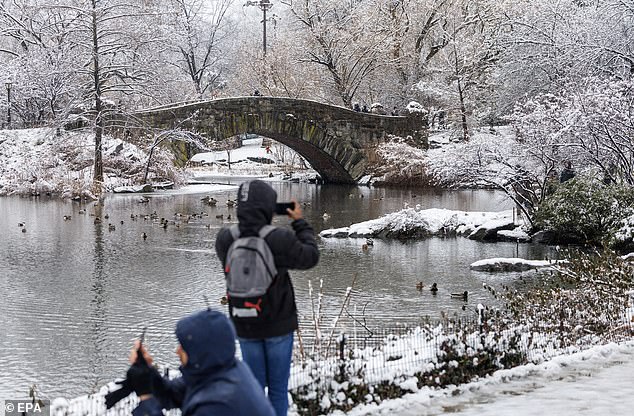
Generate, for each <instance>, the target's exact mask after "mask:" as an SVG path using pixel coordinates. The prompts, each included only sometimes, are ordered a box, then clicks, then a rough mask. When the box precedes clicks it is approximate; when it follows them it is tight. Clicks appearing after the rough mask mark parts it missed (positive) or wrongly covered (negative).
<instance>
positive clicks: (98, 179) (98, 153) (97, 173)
mask: <svg viewBox="0 0 634 416" xmlns="http://www.w3.org/2000/svg"><path fill="white" fill-rule="evenodd" d="M92 47H93V49H92V58H93V81H94V87H95V113H96V115H95V162H94V171H93V179H92V180H93V186H94V188H95V191H96V192H98V193H101V187H102V185H103V158H102V156H103V153H102V144H101V140H102V137H103V117H102V114H101V112H102V104H101V73H100V70H99V39H98V37H97V1H96V0H92Z"/></svg>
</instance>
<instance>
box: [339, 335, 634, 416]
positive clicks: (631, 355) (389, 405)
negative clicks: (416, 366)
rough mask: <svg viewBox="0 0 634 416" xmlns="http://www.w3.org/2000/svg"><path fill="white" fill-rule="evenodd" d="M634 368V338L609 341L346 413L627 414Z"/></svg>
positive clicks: (405, 415) (357, 415) (631, 402)
mask: <svg viewBox="0 0 634 416" xmlns="http://www.w3.org/2000/svg"><path fill="white" fill-rule="evenodd" d="M632 372H634V342H628V343H625V344H622V345H617V344H609V345H604V346H598V347H594V348H591V349H589V350H586V351H583V352H579V353H575V354H572V355H565V356H560V357H556V358H554V359H552V360H551V361H548V362H545V363H542V364H527V365H523V366H519V367H515V368H512V369H508V370H499V371H496V372H495V373H494V374H493V375H491V376H490V377H487V378H484V379H481V380H478V381H475V382H472V383H468V384H464V385H460V386H450V387H447V388H444V389H440V390H435V389H430V388H423V389H421V390H420V391H418V392H416V393H412V394H408V395H406V396H403V397H402V398H399V399H392V400H386V401H384V402H383V403H381V404H379V405H377V404H371V405H360V406H358V407H356V408H355V409H353V410H352V411H350V412H348V413H347V414H348V415H353V416H362V415H392V414H399V415H402V416H414V415H430V416H431V415H440V414H445V413H446V412H447V411H448V410H449V409H451V413H452V414H459V415H479V416H483V415H511V414H512V415H516V416H528V415H535V416H543V415H557V416H576V415H588V416H590V415H605V414H614V415H625V414H630V412H631V410H632V408H634V395H632V392H631V384H630V383H629V382H628V380H629V379H630V377H631V374H632ZM334 414H344V413H343V412H336V413H334Z"/></svg>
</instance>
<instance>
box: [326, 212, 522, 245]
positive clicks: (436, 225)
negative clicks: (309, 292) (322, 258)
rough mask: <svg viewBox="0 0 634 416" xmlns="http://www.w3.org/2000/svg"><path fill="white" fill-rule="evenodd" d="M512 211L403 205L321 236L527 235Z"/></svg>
mask: <svg viewBox="0 0 634 416" xmlns="http://www.w3.org/2000/svg"><path fill="white" fill-rule="evenodd" d="M521 226H522V223H521V222H520V221H519V220H518V219H514V218H513V211H512V210H507V211H500V212H468V211H452V210H448V209H439V208H431V209H425V210H419V209H416V208H406V209H403V210H401V211H398V212H394V213H391V214H388V215H385V216H383V217H381V218H377V219H374V220H369V221H364V222H361V223H357V224H353V225H351V226H349V227H342V228H334V229H328V230H324V231H322V232H321V233H320V234H319V235H320V236H321V237H325V238H328V237H337V238H346V237H350V238H357V237H383V238H422V237H427V236H434V235H442V236H445V235H462V236H467V237H469V238H472V239H476V240H495V239H497V238H499V236H498V232H499V231H502V230H516V231H515V235H520V233H521V235H522V236H525V237H526V238H528V236H527V235H526V233H524V232H523V231H521Z"/></svg>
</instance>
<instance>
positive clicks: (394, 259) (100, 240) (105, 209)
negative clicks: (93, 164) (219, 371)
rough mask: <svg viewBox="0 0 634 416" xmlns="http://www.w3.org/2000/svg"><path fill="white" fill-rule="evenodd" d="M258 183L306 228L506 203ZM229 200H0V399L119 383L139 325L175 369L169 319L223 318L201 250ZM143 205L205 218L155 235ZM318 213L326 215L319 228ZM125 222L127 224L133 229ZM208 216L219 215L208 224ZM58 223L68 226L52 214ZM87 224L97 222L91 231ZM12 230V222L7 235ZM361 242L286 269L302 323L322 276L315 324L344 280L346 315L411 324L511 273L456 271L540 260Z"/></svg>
mask: <svg viewBox="0 0 634 416" xmlns="http://www.w3.org/2000/svg"><path fill="white" fill-rule="evenodd" d="M272 186H273V187H274V188H275V189H276V190H277V191H278V200H280V201H283V200H290V199H291V198H292V197H295V198H297V199H298V200H299V201H301V202H306V203H309V204H310V205H307V206H306V207H305V208H304V211H305V217H306V218H307V220H308V221H309V222H310V223H311V224H312V225H313V226H314V227H315V229H316V231H317V232H319V231H321V230H323V229H326V228H332V227H341V226H347V225H350V224H352V223H356V222H360V221H365V220H368V219H373V218H376V217H379V216H381V215H383V214H386V213H390V212H394V211H397V210H399V209H401V208H402V207H403V205H404V203H408V204H410V205H411V206H413V205H415V204H420V205H421V207H422V208H431V207H438V208H448V209H457V210H469V211H498V210H502V209H509V208H510V207H511V206H512V205H511V204H510V203H509V202H508V201H506V200H505V198H504V196H503V195H502V194H500V193H497V192H492V191H482V190H478V191H442V192H433V191H430V192H421V191H412V190H403V189H382V188H378V189H375V188H358V187H350V186H335V185H312V184H299V183H285V182H284V183H276V182H273V183H272ZM235 194H236V189H235V188H233V189H228V190H226V191H218V192H215V193H214V196H215V197H216V199H218V200H220V201H221V202H220V203H219V204H218V206H217V207H209V206H206V205H203V203H202V202H201V197H202V196H204V195H206V193H189V194H182V193H181V194H179V193H172V192H169V191H167V192H165V193H161V194H158V193H157V194H151V195H149V202H148V203H146V204H141V203H139V202H138V198H139V196H138V195H109V196H107V197H106V198H105V199H104V201H103V205H102V206H95V204H94V203H92V202H91V203H88V204H80V203H77V202H71V201H62V200H58V199H48V198H44V197H42V198H38V199H30V198H17V197H6V198H0V212H1V213H2V215H1V216H0V229H2V230H3V232H2V234H1V235H0V293H2V294H3V300H2V302H0V317H1V320H0V398H13V397H25V396H26V395H27V393H28V389H29V387H30V386H32V385H33V384H35V385H36V386H37V388H38V390H39V391H40V392H42V396H43V397H45V398H55V397H59V396H63V397H67V398H70V397H74V396H78V395H81V394H86V393H90V392H93V391H96V390H98V389H99V388H100V387H101V386H102V385H104V384H105V383H106V382H108V381H110V380H112V379H114V378H116V377H120V376H123V374H124V373H125V369H126V368H127V367H126V366H127V354H128V351H129V348H130V346H131V342H132V340H134V339H135V338H137V337H138V335H139V333H140V332H141V330H142V328H143V327H147V328H148V329H147V334H146V343H147V344H148V346H149V348H150V350H151V351H152V352H153V354H154V355H155V358H156V359H157V360H158V362H161V363H166V364H169V365H170V366H173V367H177V358H176V356H175V354H174V350H175V348H176V341H175V337H174V336H173V329H174V325H175V323H176V321H177V320H178V319H179V318H181V317H182V316H184V315H186V314H187V313H189V312H192V311H195V310H198V309H201V308H203V307H205V300H204V298H203V295H206V296H207V297H208V298H209V299H210V302H211V304H212V306H213V307H217V308H219V309H222V310H224V307H222V306H221V305H220V304H219V299H220V297H221V296H222V295H223V292H224V280H223V276H222V271H221V267H220V263H219V261H218V259H217V258H216V255H215V252H214V248H213V247H214V241H215V237H216V234H217V232H218V230H219V229H220V228H221V227H222V226H225V225H227V224H230V223H233V222H235V218H234V219H233V220H232V221H228V220H227V219H226V217H227V215H228V214H233V216H234V217H235V212H234V211H235V210H234V209H232V208H227V207H226V206H225V204H224V203H223V202H224V201H225V200H226V199H227V198H232V199H233V198H235ZM361 196H362V197H361ZM83 209H85V210H86V212H85V213H82V211H81V210H83ZM154 211H156V213H157V214H158V216H159V217H165V218H167V219H170V220H173V219H174V218H175V215H174V214H175V213H200V212H205V213H207V214H208V216H206V217H202V218H197V219H193V220H191V221H190V222H189V223H187V224H185V223H183V224H181V225H180V226H179V227H176V226H175V225H170V226H169V227H168V228H167V229H166V230H164V229H163V228H162V227H160V226H159V225H157V224H153V223H152V221H146V220H143V218H142V215H145V214H150V213H152V212H154ZM324 212H327V213H328V214H329V215H330V218H328V219H327V220H325V219H324V218H323V214H324ZM131 214H141V216H140V217H139V218H138V219H137V220H136V221H133V220H132V219H131ZM219 214H223V215H224V217H225V218H224V219H222V220H221V219H218V218H216V215H219ZM66 215H70V216H71V219H70V220H65V219H64V216H66ZM106 215H107V216H108V218H107V219H106ZM95 216H101V218H102V219H103V221H102V222H101V223H100V224H95V223H94V219H95ZM122 221H123V224H122V223H121V222H122ZM20 222H24V223H25V226H24V227H19V226H18V223H20ZM288 222H289V220H288V219H287V218H286V217H279V218H276V219H275V220H274V223H275V224H279V225H282V224H287V223H288ZM108 223H112V224H113V225H114V226H115V229H114V230H110V228H109V226H108ZM23 228H26V232H22V229H23ZM143 233H146V235H147V239H146V240H144V239H143V238H142V237H141V236H142V234H143ZM364 242H365V241H364V240H355V239H318V243H319V248H320V250H321V260H320V263H319V265H318V266H317V267H315V268H314V269H312V270H308V271H301V272H297V271H295V272H292V274H291V275H292V277H293V282H294V286H295V289H296V293H297V302H298V308H299V310H300V315H301V317H300V319H301V321H302V324H303V325H308V322H309V320H310V317H311V306H310V305H311V301H310V298H309V295H308V293H309V283H308V282H309V281H312V282H313V286H314V287H317V286H318V285H319V281H320V279H323V294H324V297H323V311H324V316H325V317H326V318H325V319H324V320H325V321H326V322H327V321H328V320H329V319H331V318H332V317H334V316H335V315H336V314H338V312H339V308H340V305H341V302H342V299H343V293H344V292H345V289H346V287H348V286H350V284H351V282H352V279H353V276H355V275H356V283H355V287H354V291H353V296H352V298H351V301H350V308H349V310H350V311H351V312H352V313H356V314H357V317H361V318H363V319H364V320H365V321H366V322H368V323H369V324H370V325H373V326H384V327H385V326H387V327H394V326H396V325H397V322H398V323H399V324H410V325H414V324H416V323H417V322H420V320H421V319H422V318H423V317H425V316H430V317H431V318H432V319H435V318H438V317H439V316H440V314H441V311H446V312H449V313H461V314H467V315H469V314H471V315H473V310H474V308H475V305H476V304H477V303H478V302H483V303H487V302H491V299H490V297H489V296H487V293H486V292H485V290H484V289H483V288H482V283H483V282H488V283H494V284H500V283H504V282H511V281H513V280H514V279H517V277H518V274H512V273H510V274H487V273H481V272H472V271H470V270H469V264H470V263H472V262H474V261H476V260H479V259H482V258H489V257H515V256H518V255H519V256H520V257H524V258H530V259H537V258H543V257H544V256H545V255H548V248H547V247H543V246H536V245H530V244H522V245H519V246H517V245H516V244H515V243H494V244H492V243H480V242H475V241H471V240H468V239H466V238H462V237H458V238H430V239H426V240H423V241H415V242H399V241H380V240H376V241H375V243H374V246H373V247H371V248H370V249H369V250H367V251H364V250H362V248H361V246H362V244H363V243H364ZM419 281H422V282H423V283H424V284H425V285H426V288H424V289H423V290H422V291H418V290H416V283H417V282H419ZM431 282H437V283H438V286H439V288H440V290H439V292H438V294H437V295H436V296H433V295H432V294H431V293H430V292H429V291H428V289H427V288H428V287H429V285H430V284H431ZM464 290H468V291H469V293H470V297H469V300H468V302H467V303H466V305H465V304H464V303H463V302H462V301H456V300H455V299H451V298H450V297H449V294H450V293H451V292H462V291H464ZM463 305H465V306H466V308H465V309H466V311H463V310H462V306H463ZM355 311H356V312H355Z"/></svg>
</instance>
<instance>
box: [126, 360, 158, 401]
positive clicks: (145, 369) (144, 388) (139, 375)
mask: <svg viewBox="0 0 634 416" xmlns="http://www.w3.org/2000/svg"><path fill="white" fill-rule="evenodd" d="M155 371H156V370H154V369H153V368H152V367H150V366H149V365H147V364H146V363H145V361H143V362H142V363H140V362H138V361H137V362H136V363H134V364H132V365H131V366H130V368H129V369H128V372H127V374H126V380H127V381H128V383H130V387H131V388H132V390H134V392H135V393H136V395H137V396H139V397H140V396H142V395H144V394H152V391H153V388H152V387H153V384H154V383H153V380H154V372H155Z"/></svg>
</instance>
